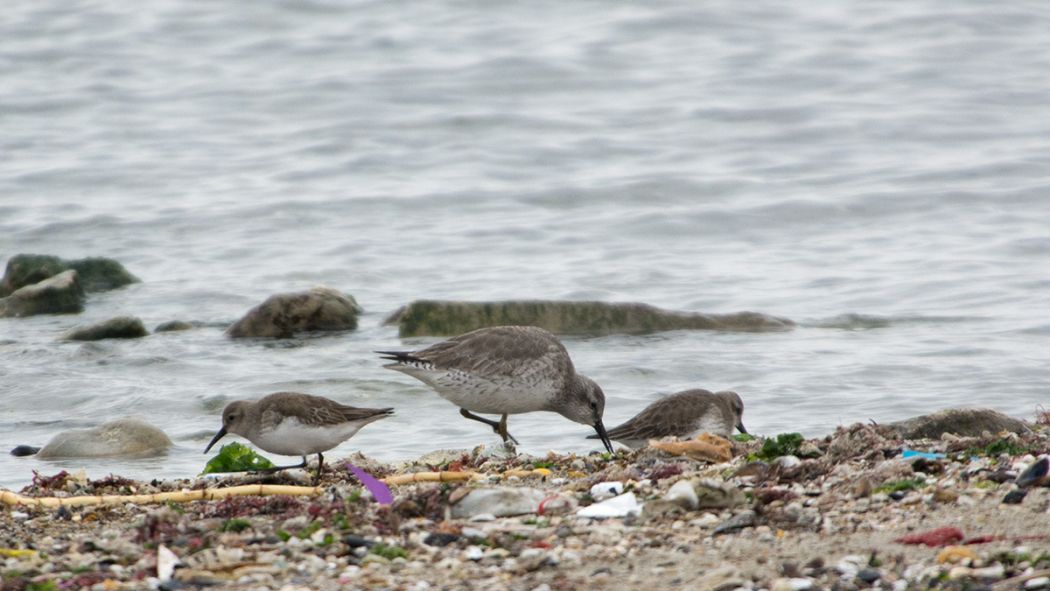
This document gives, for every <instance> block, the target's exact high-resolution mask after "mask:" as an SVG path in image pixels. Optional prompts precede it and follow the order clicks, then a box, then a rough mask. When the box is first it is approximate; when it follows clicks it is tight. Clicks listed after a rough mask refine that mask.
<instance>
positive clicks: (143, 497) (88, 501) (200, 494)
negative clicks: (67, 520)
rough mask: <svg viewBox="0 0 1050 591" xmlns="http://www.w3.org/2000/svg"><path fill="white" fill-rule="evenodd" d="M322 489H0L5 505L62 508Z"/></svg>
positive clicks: (266, 486) (251, 486) (270, 486)
mask: <svg viewBox="0 0 1050 591" xmlns="http://www.w3.org/2000/svg"><path fill="white" fill-rule="evenodd" d="M320 492H321V489H320V488H319V487H315V486H286V485H278V484H245V485H241V486H231V487H227V488H206V489H197V490H182V491H172V492H162V493H152V494H139V495H91V496H76V497H26V496H23V495H20V494H18V493H14V492H11V491H9V490H2V489H0V503H2V504H4V505H25V506H30V507H47V508H56V509H57V508H59V507H62V506H66V507H84V506H89V505H121V504H124V503H135V504H139V505H146V504H151V503H167V502H172V503H185V502H189V501H211V500H217V499H225V498H227V497H234V496H246V495H258V496H267V495H292V496H302V495H311V496H312V495H317V494H319V493H320Z"/></svg>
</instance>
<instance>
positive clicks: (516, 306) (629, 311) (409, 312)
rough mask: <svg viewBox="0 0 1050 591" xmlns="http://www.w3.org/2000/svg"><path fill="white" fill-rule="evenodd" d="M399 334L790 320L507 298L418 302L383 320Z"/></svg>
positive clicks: (745, 325)
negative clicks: (488, 328)
mask: <svg viewBox="0 0 1050 591" xmlns="http://www.w3.org/2000/svg"><path fill="white" fill-rule="evenodd" d="M386 324H397V325H398V333H399V334H400V336H402V337H415V336H452V335H458V334H462V333H465V332H469V331H472V330H476V329H478V328H483V327H486V326H500V325H515V324H516V325H531V326H539V327H541V328H545V329H547V330H549V331H551V332H553V333H555V334H586V335H601V334H616V333H627V334H645V333H653V332H661V331H668V330H718V331H742V332H763V331H783V330H790V329H791V328H793V327H794V326H795V323H794V322H792V321H791V320H788V319H786V318H778V317H775V316H769V315H766V314H761V313H757V312H737V313H734V314H701V313H695V312H676V311H672V310H663V309H660V308H657V307H654V306H650V305H648V304H639V303H609V302H573V301H554V300H516V301H515V300H511V301H503V302H456V301H437V300H417V301H415V302H412V303H410V304H408V305H407V306H404V307H402V308H401V309H399V310H398V311H397V312H395V313H394V314H393V315H391V316H390V317H389V318H387V320H386Z"/></svg>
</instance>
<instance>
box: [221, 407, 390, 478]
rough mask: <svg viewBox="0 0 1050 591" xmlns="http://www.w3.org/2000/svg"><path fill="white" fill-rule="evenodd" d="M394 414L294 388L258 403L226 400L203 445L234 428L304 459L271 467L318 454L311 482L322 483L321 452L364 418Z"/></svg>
mask: <svg viewBox="0 0 1050 591" xmlns="http://www.w3.org/2000/svg"><path fill="white" fill-rule="evenodd" d="M392 414H394V409H392V408H356V407H353V406H346V405H345V404H340V403H338V402H336V401H334V400H331V399H328V398H323V397H321V396H313V395H310V394H300V393H297V392H278V393H276V394H270V395H269V396H264V397H263V398H261V399H259V401H257V402H251V401H248V400H238V401H235V402H231V403H229V404H227V405H226V408H225V409H224V410H223V411H222V427H221V428H220V429H219V432H218V433H216V434H215V437H213V438H212V440H211V443H209V444H208V447H206V448H204V453H208V450H210V449H211V448H212V446H213V445H215V442H216V441H218V440H220V439H222V437H223V436H224V435H226V434H227V433H234V434H236V435H240V436H241V437H244V438H245V439H247V440H248V441H251V442H252V443H253V444H255V445H256V446H258V447H259V448H260V449H263V450H265V451H268V452H270V453H275V454H281V455H285V456H301V457H302V458H303V463H302V464H297V465H294V466H279V467H276V468H271V469H270V470H269V471H276V470H285V469H288V468H305V467H306V456H308V455H310V454H317V477H316V480H315V482H320V480H321V470H322V469H323V467H324V455H322V452H326V451H328V450H330V449H332V448H333V447H335V446H337V445H339V444H340V443H342V442H344V441H346V440H347V439H350V438H351V437H353V436H354V434H355V433H357V431H358V430H359V429H360V428H361V427H364V426H365V425H367V424H368V423H371V422H372V421H378V420H379V419H382V418H386V417H389V416H390V415H392Z"/></svg>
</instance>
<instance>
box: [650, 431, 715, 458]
mask: <svg viewBox="0 0 1050 591" xmlns="http://www.w3.org/2000/svg"><path fill="white" fill-rule="evenodd" d="M649 446H650V447H652V448H655V449H658V450H660V451H663V452H667V453H669V454H673V455H677V456H685V457H687V458H689V459H692V460H699V461H702V462H710V463H712V464H720V463H723V462H728V461H729V460H731V459H733V444H732V443H731V442H730V441H729V440H728V439H726V438H724V437H719V436H718V435H711V434H710V433H701V434H700V435H698V436H697V437H696V439H688V440H685V441H677V440H671V441H663V440H661V441H657V440H650V441H649Z"/></svg>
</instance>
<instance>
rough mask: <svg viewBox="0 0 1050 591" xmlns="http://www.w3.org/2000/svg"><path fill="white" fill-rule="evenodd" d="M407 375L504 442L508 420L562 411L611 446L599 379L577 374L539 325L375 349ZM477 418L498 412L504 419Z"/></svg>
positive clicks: (560, 347) (565, 353)
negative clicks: (403, 347)
mask: <svg viewBox="0 0 1050 591" xmlns="http://www.w3.org/2000/svg"><path fill="white" fill-rule="evenodd" d="M377 353H379V354H381V355H383V359H388V360H391V361H393V362H394V363H390V364H387V365H385V366H384V367H387V368H390V369H394V370H397V371H400V372H404V373H406V374H408V375H410V376H412V377H414V378H416V379H418V380H420V381H422V382H423V383H425V384H427V385H428V386H430V387H431V388H433V389H434V390H436V391H437V393H438V394H440V395H441V396H442V397H443V398H445V399H446V400H448V401H449V402H452V403H453V404H455V405H456V406H458V407H459V413H460V414H461V415H463V416H464V417H466V418H468V419H471V420H475V421H480V422H482V423H485V424H486V425H489V426H491V427H492V429H493V430H494V431H495V432H496V433H498V434H499V435H500V437H502V438H503V441H504V442H506V441H507V440H508V439H509V440H511V441H513V442H514V443H517V442H518V440H517V439H515V438H514V437H513V436H511V434H510V433H508V432H507V415H511V414H518V413H523V412H534V411H551V412H556V413H558V414H560V415H562V416H563V417H565V418H567V419H569V420H572V421H576V422H577V423H583V424H584V425H590V426H591V427H594V430H595V431H596V432H597V435H596V437H599V438H601V440H602V443H604V444H605V448H606V449H607V450H609V451H612V444H611V443H610V442H609V439H608V437H607V436H606V434H605V426H604V425H603V424H602V414H603V413H604V412H605V394H604V393H603V392H602V389H601V388H600V387H598V384H596V383H594V381H593V380H591V379H590V378H587V377H585V376H582V375H580V374H578V373H576V369H575V368H574V367H573V365H572V360H571V359H570V358H569V353H568V351H566V350H565V346H564V345H562V344H561V342H559V341H558V339H557V338H556V337H555V336H554V335H553V334H551V333H550V332H548V331H546V330H544V329H542V328H538V327H535V326H493V327H489V328H481V329H478V330H475V331H472V332H468V333H466V334H463V335H460V336H458V337H453V338H451V339H448V340H447V341H442V342H440V343H437V344H435V345H431V346H429V347H427V348H425V349H420V350H418V351H377ZM474 413H483V414H494V415H500V420H499V421H494V420H491V419H486V418H483V417H479V416H478V415H476V414H474Z"/></svg>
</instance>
